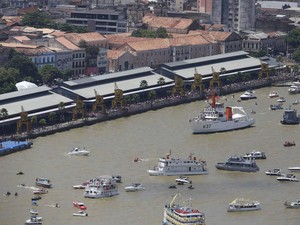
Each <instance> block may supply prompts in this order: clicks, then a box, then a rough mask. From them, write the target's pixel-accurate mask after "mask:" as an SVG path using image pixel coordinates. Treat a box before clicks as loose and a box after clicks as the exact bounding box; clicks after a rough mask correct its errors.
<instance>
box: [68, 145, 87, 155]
mask: <svg viewBox="0 0 300 225" xmlns="http://www.w3.org/2000/svg"><path fill="white" fill-rule="evenodd" d="M88 154H90V152H89V151H87V150H85V148H83V149H81V148H77V147H76V148H73V149H72V150H71V151H70V152H68V155H77V156H87V155H88Z"/></svg>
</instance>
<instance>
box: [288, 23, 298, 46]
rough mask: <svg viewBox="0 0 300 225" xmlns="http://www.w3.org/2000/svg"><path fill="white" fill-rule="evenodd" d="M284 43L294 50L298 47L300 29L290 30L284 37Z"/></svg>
mask: <svg viewBox="0 0 300 225" xmlns="http://www.w3.org/2000/svg"><path fill="white" fill-rule="evenodd" d="M286 41H287V43H288V44H289V45H291V46H292V47H294V48H297V47H298V46H300V28H295V29H293V30H291V31H290V32H289V33H288V35H287V36H286Z"/></svg>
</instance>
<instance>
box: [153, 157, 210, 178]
mask: <svg viewBox="0 0 300 225" xmlns="http://www.w3.org/2000/svg"><path fill="white" fill-rule="evenodd" d="M148 174H149V175H150V176H185V175H202V174H208V170H207V169H206V162H205V161H202V160H201V159H199V160H197V158H196V157H194V156H193V154H190V155H189V157H188V158H177V159H175V158H171V154H168V155H167V156H166V157H162V158H160V159H159V160H158V165H157V166H155V167H154V168H153V169H152V170H151V169H150V170H148Z"/></svg>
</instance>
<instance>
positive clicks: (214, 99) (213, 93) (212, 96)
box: [211, 88, 216, 108]
mask: <svg viewBox="0 0 300 225" xmlns="http://www.w3.org/2000/svg"><path fill="white" fill-rule="evenodd" d="M211 92H212V95H211V99H212V103H211V106H212V107H213V108H216V96H215V90H214V88H212V91H211Z"/></svg>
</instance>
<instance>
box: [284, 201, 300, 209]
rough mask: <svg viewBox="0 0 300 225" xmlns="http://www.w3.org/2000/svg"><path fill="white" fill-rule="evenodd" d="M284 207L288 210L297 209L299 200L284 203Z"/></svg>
mask: <svg viewBox="0 0 300 225" xmlns="http://www.w3.org/2000/svg"><path fill="white" fill-rule="evenodd" d="M284 206H285V207H286V208H288V209H299V208H300V199H297V200H296V201H294V202H285V203H284Z"/></svg>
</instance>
